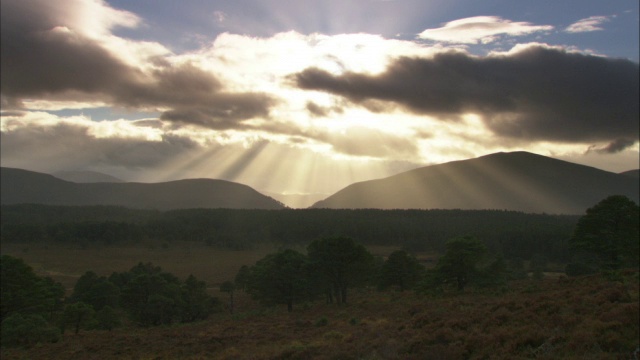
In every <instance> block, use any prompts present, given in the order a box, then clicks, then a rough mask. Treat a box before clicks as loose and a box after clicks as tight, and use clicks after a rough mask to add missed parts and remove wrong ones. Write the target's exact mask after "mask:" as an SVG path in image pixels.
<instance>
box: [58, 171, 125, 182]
mask: <svg viewBox="0 0 640 360" xmlns="http://www.w3.org/2000/svg"><path fill="white" fill-rule="evenodd" d="M53 176H55V177H57V178H58V179H62V180H66V181H71V182H75V183H96V182H110V183H121V182H124V181H123V180H122V179H118V178H117V177H113V176H111V175H107V174H103V173H100V172H96V171H59V172H57V173H54V174H53Z"/></svg>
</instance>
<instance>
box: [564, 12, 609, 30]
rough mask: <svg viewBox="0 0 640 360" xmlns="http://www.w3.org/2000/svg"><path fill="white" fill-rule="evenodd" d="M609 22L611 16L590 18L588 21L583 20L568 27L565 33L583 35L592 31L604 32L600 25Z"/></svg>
mask: <svg viewBox="0 0 640 360" xmlns="http://www.w3.org/2000/svg"><path fill="white" fill-rule="evenodd" d="M607 21H609V16H590V17H588V18H586V19H581V20H578V21H576V22H575V23H573V24H571V25H569V26H567V28H566V29H564V31H566V32H569V33H581V32H590V31H600V30H604V29H603V28H602V27H601V26H600V25H602V24H603V23H605V22H607Z"/></svg>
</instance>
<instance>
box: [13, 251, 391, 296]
mask: <svg viewBox="0 0 640 360" xmlns="http://www.w3.org/2000/svg"><path fill="white" fill-rule="evenodd" d="M396 249H397V247H391V246H377V247H371V248H370V249H369V250H370V251H371V252H372V253H373V254H374V255H380V256H386V255H388V254H390V253H391V252H393V251H394V250H396ZM277 250H278V249H277V247H275V246H262V247H256V248H254V249H249V250H241V251H238V250H226V249H219V248H215V247H211V246H206V245H204V244H200V243H194V242H173V243H171V244H168V245H166V246H162V245H154V246H151V245H147V246H142V245H139V246H126V247H116V246H111V247H93V248H91V247H90V248H84V249H82V248H79V247H78V246H71V245H64V244H55V243H47V244H44V243H32V244H14V243H3V244H2V247H1V252H2V254H3V255H5V254H6V255H11V256H14V257H18V258H22V259H24V260H25V261H26V262H27V264H29V265H30V266H31V267H33V268H34V270H35V271H36V273H37V274H38V275H41V276H50V277H52V278H53V279H54V280H55V281H59V282H60V283H62V284H63V286H64V287H65V288H66V289H73V286H74V285H75V283H76V281H77V280H78V278H79V277H80V276H81V275H82V274H84V273H85V272H86V271H88V270H91V271H93V272H95V273H96V274H98V275H102V276H109V275H111V273H113V272H114V271H116V272H121V271H127V270H129V269H131V268H132V267H133V266H135V265H136V264H138V263H139V262H143V263H147V262H151V263H153V264H154V265H157V266H160V267H162V269H163V270H165V271H168V272H170V273H173V274H175V275H176V276H178V277H179V278H181V279H185V278H186V277H187V276H189V275H190V274H193V275H194V276H195V277H197V278H198V279H200V280H204V281H205V282H206V283H207V285H208V286H209V287H211V288H217V286H218V285H219V284H221V283H222V282H224V281H226V280H233V279H234V277H235V276H236V274H237V272H238V269H240V267H241V266H242V265H249V266H251V265H253V264H255V262H256V261H258V260H260V259H261V258H263V257H264V256H266V255H267V254H269V253H272V252H276V251H277ZM297 250H299V251H301V252H305V249H304V248H300V249H297Z"/></svg>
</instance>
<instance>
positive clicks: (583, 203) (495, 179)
mask: <svg viewBox="0 0 640 360" xmlns="http://www.w3.org/2000/svg"><path fill="white" fill-rule="evenodd" d="M638 193H639V191H638V179H637V178H633V177H630V176H626V175H620V174H615V173H611V172H607V171H603V170H599V169H596V168H592V167H588V166H584V165H578V164H574V163H570V162H566V161H562V160H557V159H553V158H549V157H545V156H541V155H536V154H531V153H528V152H511V153H496V154H491V155H486V156H482V157H479V158H475V159H469V160H462V161H453V162H449V163H445V164H439V165H432V166H427V167H423V168H419V169H415V170H411V171H407V172H404V173H401V174H398V175H394V176H391V177H388V178H384V179H378V180H371V181H364V182H360V183H355V184H352V185H350V186H347V187H346V188H344V189H342V190H340V191H339V192H337V193H335V194H334V195H332V196H330V197H328V198H327V199H325V200H323V201H319V202H317V203H316V204H314V205H313V206H312V207H313V208H347V209H349V208H352V209H355V208H377V209H504V210H515V211H522V212H530V213H543V212H546V213H553V214H583V213H584V212H585V210H586V209H587V208H589V207H591V206H593V205H595V204H596V203H598V202H599V201H600V200H602V199H604V198H606V197H607V196H609V195H613V194H621V195H626V196H627V197H629V198H630V199H632V200H634V201H636V202H638Z"/></svg>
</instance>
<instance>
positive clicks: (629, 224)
mask: <svg viewBox="0 0 640 360" xmlns="http://www.w3.org/2000/svg"><path fill="white" fill-rule="evenodd" d="M639 223H640V219H639V208H638V205H637V204H636V203H635V202H633V201H632V200H630V199H629V198H627V197H625V196H622V195H613V196H609V197H608V198H606V199H604V200H602V201H600V202H599V203H598V204H596V205H595V206H593V207H591V208H589V209H587V213H586V215H584V216H582V217H581V218H580V220H578V224H577V225H576V228H575V231H574V233H573V237H572V238H571V240H570V245H571V247H572V249H573V250H574V251H578V252H586V253H591V254H595V255H597V256H598V258H599V259H600V261H601V267H602V268H603V269H604V270H615V269H619V268H621V267H623V266H638V257H639V252H638V248H639V246H638V245H639V242H640V235H639V232H638V227H639Z"/></svg>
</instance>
